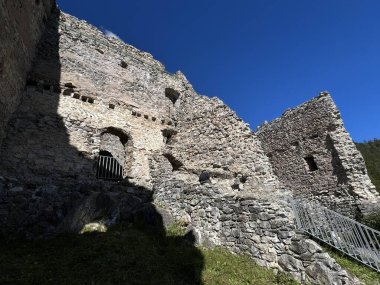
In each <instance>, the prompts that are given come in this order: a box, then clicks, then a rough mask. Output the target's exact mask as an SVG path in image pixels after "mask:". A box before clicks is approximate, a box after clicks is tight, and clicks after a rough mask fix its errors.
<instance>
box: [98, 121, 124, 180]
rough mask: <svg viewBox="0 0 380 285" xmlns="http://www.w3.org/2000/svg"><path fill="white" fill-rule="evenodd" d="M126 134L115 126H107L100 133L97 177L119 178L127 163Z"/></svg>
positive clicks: (122, 175) (121, 176)
mask: <svg viewBox="0 0 380 285" xmlns="http://www.w3.org/2000/svg"><path fill="white" fill-rule="evenodd" d="M127 142H128V135H127V134H125V133H124V132H123V131H122V130H119V129H116V128H107V129H106V130H105V131H104V132H103V133H102V134H101V135H100V149H99V161H98V169H97V178H99V179H106V180H107V179H108V180H121V179H123V177H124V169H125V168H126V164H127V160H128V159H127Z"/></svg>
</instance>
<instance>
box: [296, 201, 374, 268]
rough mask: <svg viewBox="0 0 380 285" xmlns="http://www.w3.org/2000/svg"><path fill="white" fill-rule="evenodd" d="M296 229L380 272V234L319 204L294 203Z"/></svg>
mask: <svg viewBox="0 0 380 285" xmlns="http://www.w3.org/2000/svg"><path fill="white" fill-rule="evenodd" d="M290 202H291V204H292V208H293V212H294V219H295V224H296V228H297V229H298V230H301V231H303V232H305V233H308V234H309V235H311V236H313V237H314V238H317V239H319V240H321V241H323V242H325V243H327V244H328V245H330V246H332V247H334V248H336V249H338V250H340V251H341V252H343V253H345V254H347V255H349V256H351V257H352V258H354V259H356V260H357V261H359V262H361V263H363V264H365V265H367V266H369V267H371V268H372V269H374V270H376V271H377V272H380V232H379V231H376V230H374V229H372V228H370V227H368V226H366V225H363V224H361V223H358V222H357V221H355V220H352V219H350V218H347V217H345V216H343V215H341V214H339V213H337V212H334V211H332V210H329V209H327V208H326V207H323V206H322V205H320V204H319V203H316V202H308V201H305V200H302V199H293V198H292V199H290Z"/></svg>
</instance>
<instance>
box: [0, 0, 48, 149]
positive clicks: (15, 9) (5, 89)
mask: <svg viewBox="0 0 380 285" xmlns="http://www.w3.org/2000/svg"><path fill="white" fill-rule="evenodd" d="M52 9H55V1H53V0H43V1H35V0H27V1H25V0H1V1H0V27H1V33H0V90H1V94H0V146H1V142H2V140H3V138H4V133H5V127H6V125H7V122H8V120H9V118H10V117H11V115H12V113H13V112H14V111H15V110H16V107H17V105H18V104H19V102H20V98H21V94H22V90H23V88H24V86H25V82H26V75H27V73H28V71H29V70H30V67H31V63H32V59H33V57H34V55H35V47H36V45H37V43H38V41H39V39H40V36H41V31H42V30H43V28H44V23H45V22H46V20H47V18H48V17H49V15H50V12H51V10H52Z"/></svg>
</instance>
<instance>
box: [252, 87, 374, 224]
mask: <svg viewBox="0 0 380 285" xmlns="http://www.w3.org/2000/svg"><path fill="white" fill-rule="evenodd" d="M256 134H257V137H258V138H259V139H260V141H261V143H262V146H263V148H264V151H265V153H266V154H267V155H268V157H269V158H270V161H271V163H272V166H273V168H274V171H275V173H276V175H277V176H278V178H279V180H280V181H281V182H282V183H283V184H284V185H285V187H286V188H287V189H289V190H291V191H292V192H293V193H294V194H295V195H301V196H304V197H306V198H308V199H316V200H318V201H319V202H321V203H322V204H324V205H326V206H327V207H328V208H331V209H334V210H336V211H338V212H340V213H342V214H344V215H347V216H350V217H355V216H356V215H357V214H366V213H369V212H371V211H373V209H374V207H376V206H378V203H379V195H378V193H377V192H376V189H375V187H374V186H373V185H372V183H371V181H370V179H369V177H368V175H367V170H366V167H365V164H364V160H363V157H362V156H361V154H360V152H359V151H358V150H357V149H356V146H355V144H354V143H353V141H352V139H351V137H350V135H349V134H348V132H347V131H346V130H345V128H344V125H343V122H342V119H341V115H340V113H339V111H338V109H337V107H336V106H335V104H334V102H333V100H332V98H331V97H330V95H329V94H328V93H326V92H323V93H321V94H320V95H319V96H318V97H316V98H314V99H312V100H310V101H309V102H306V103H304V104H302V105H300V106H298V107H297V108H294V109H290V110H287V111H286V112H285V113H284V114H283V115H282V116H281V117H280V118H278V119H276V120H274V121H272V122H270V123H266V124H264V125H262V126H260V127H259V128H258V130H257V132H256Z"/></svg>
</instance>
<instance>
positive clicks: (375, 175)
mask: <svg viewBox="0 0 380 285" xmlns="http://www.w3.org/2000/svg"><path fill="white" fill-rule="evenodd" d="M356 146H357V147H358V149H359V151H360V152H361V154H362V155H363V157H364V160H365V164H366V166H367V170H368V174H369V176H370V177H371V180H372V182H373V184H375V186H376V188H377V191H379V192H380V139H376V140H373V141H369V142H365V143H357V144H356Z"/></svg>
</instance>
